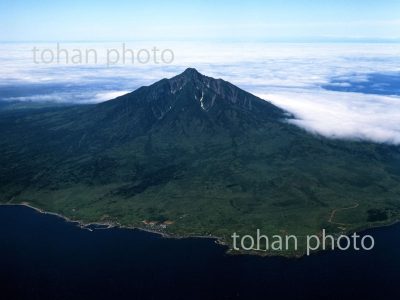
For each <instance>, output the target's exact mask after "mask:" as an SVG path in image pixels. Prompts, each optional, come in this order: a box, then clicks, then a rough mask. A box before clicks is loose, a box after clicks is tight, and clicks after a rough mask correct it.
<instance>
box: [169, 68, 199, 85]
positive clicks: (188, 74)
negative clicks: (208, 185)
mask: <svg viewBox="0 0 400 300" xmlns="http://www.w3.org/2000/svg"><path fill="white" fill-rule="evenodd" d="M203 77H205V76H204V75H203V74H201V73H200V72H199V71H197V70H196V69H195V68H187V69H186V70H185V71H183V72H182V73H181V74H178V75H177V76H175V77H174V78H178V79H183V81H185V82H186V81H192V80H198V79H201V78H203Z"/></svg>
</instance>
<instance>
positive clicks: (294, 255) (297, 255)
mask: <svg viewBox="0 0 400 300" xmlns="http://www.w3.org/2000/svg"><path fill="white" fill-rule="evenodd" d="M0 206H24V207H28V208H30V209H33V210H34V211H36V212H38V213H40V214H47V215H52V216H55V217H58V218H61V219H62V220H63V221H65V222H69V223H74V224H76V225H77V226H78V227H79V228H81V229H84V230H88V231H91V232H92V231H93V230H94V229H91V228H89V227H90V226H105V227H104V228H96V230H100V229H111V228H120V229H129V230H140V231H143V232H148V233H151V234H157V235H159V236H161V237H162V238H168V239H188V238H201V239H204V238H205V239H211V240H213V241H214V243H215V244H217V245H219V246H222V247H225V248H226V251H225V252H226V253H227V254H228V255H251V256H253V255H255V256H259V257H283V258H287V259H300V258H303V257H306V253H305V252H304V253H303V252H301V253H295V252H288V253H284V252H275V253H274V252H272V251H268V252H261V251H256V250H254V251H252V250H249V251H243V250H239V251H237V250H234V249H232V248H231V247H229V244H227V243H226V242H224V240H223V239H222V238H221V237H216V236H201V235H190V234H188V235H175V234H171V233H166V232H163V231H159V230H156V229H150V228H143V227H137V226H127V225H121V224H119V223H115V224H114V223H110V222H89V223H85V222H84V221H82V220H73V219H71V218H68V217H66V216H64V215H62V214H59V213H55V212H50V211H45V210H43V209H40V208H38V207H35V206H32V205H31V204H29V203H28V202H21V203H0ZM399 222H400V220H399V219H395V220H392V221H391V222H389V223H385V224H381V225H377V226H371V224H369V226H365V227H362V228H360V229H356V230H352V231H349V232H346V233H345V234H350V233H354V232H357V233H363V232H365V231H367V230H371V229H378V228H384V227H389V226H393V225H395V224H397V223H399ZM326 251H332V250H322V249H318V250H316V251H314V252H312V254H317V253H321V252H326ZM333 251H334V250H333Z"/></svg>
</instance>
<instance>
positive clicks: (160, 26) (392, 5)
mask: <svg viewBox="0 0 400 300" xmlns="http://www.w3.org/2000/svg"><path fill="white" fill-rule="evenodd" d="M399 12H400V1H396V0H380V1H377V0H374V1H371V0H364V1H358V0H353V1H351V0H346V1H344V0H334V1H332V0H327V1H317V0H314V1H312V0H297V1H294V0H287V1H265V0H264V1H261V0H260V1H258V0H250V1H236V0H230V1H227V0H220V1H216V0H214V1H211V0H203V1H199V0H193V1H176V0H169V1H162V0H152V1H142V0H141V1H125V0H123V1H116V0H115V1H102V0H98V1H94V0H87V1H76V0H60V1H54V0H52V1H50V0H36V1H33V0H32V1H31V0H26V1H20V0H2V1H1V2H0V27H1V28H2V30H1V31H0V41H122V40H124V41H128V40H140V39H151V40H204V39H211V40H213V39H214V40H220V41H223V40H252V41H258V40H261V41H269V40H271V41H307V40H310V41H318V40H345V41H346V40H359V39H361V40H370V41H373V40H378V41H379V40H381V39H387V40H391V39H397V40H400V13H399Z"/></svg>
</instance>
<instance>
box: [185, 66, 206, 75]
mask: <svg viewBox="0 0 400 300" xmlns="http://www.w3.org/2000/svg"><path fill="white" fill-rule="evenodd" d="M181 75H184V76H194V75H196V76H198V75H202V74H200V72H199V71H197V70H196V69H195V68H187V69H186V70H185V71H183V72H182V73H181Z"/></svg>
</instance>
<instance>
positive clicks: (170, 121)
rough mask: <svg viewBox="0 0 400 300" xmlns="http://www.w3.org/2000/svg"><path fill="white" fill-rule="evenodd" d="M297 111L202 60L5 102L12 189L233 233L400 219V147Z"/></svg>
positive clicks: (67, 211)
mask: <svg viewBox="0 0 400 300" xmlns="http://www.w3.org/2000/svg"><path fill="white" fill-rule="evenodd" d="M289 117H291V116H290V115H289V114H288V113H286V112H284V111H283V110H281V109H280V108H278V107H275V106H274V105H272V104H271V103H269V102H268V101H265V100H262V99H260V98H258V97H256V96H254V95H252V94H250V93H248V92H246V91H243V90H241V89H240V88H238V87H236V86H234V85H232V84H231V83H229V82H226V81H224V80H222V79H213V78H211V77H207V76H204V75H202V74H200V73H199V72H197V71H196V70H195V69H191V68H190V69H187V70H185V71H184V72H183V73H182V74H179V75H178V76H175V77H173V78H171V79H162V80H160V81H158V82H156V83H154V84H152V85H150V86H146V87H141V88H139V89H137V90H136V91H134V92H132V93H129V94H126V95H123V96H121V97H118V98H116V99H113V100H110V101H106V102H103V103H100V104H93V105H74V106H70V107H53V108H42V109H38V108H36V109H29V108H26V109H19V110H1V111H0V195H1V199H0V201H1V202H2V203H23V202H24V203H29V204H31V205H32V206H35V207H37V208H40V209H43V210H46V211H51V212H56V213H60V214H62V215H65V216H66V217H68V218H71V219H73V220H81V221H83V222H104V223H111V224H121V225H125V226H132V227H141V228H144V227H145V228H147V229H151V230H156V231H163V232H166V233H168V234H171V235H179V236H190V235H212V236H217V237H219V239H220V240H222V241H223V242H226V243H227V244H230V243H231V241H230V236H231V234H232V233H233V232H237V233H243V234H252V233H254V231H255V230H256V229H260V230H262V231H263V232H264V233H266V234H271V235H274V234H282V233H288V234H297V235H302V236H304V235H305V234H314V233H318V232H319V231H320V230H321V229H322V228H325V229H327V230H328V232H342V231H344V232H349V231H353V230H357V229H361V228H365V227H367V226H371V225H372V226H374V225H382V224H385V223H389V222H392V221H393V220H395V219H396V218H398V216H399V215H400V184H399V183H400V150H399V147H395V146H388V145H380V144H373V143H367V142H360V141H349V140H347V141H342V140H334V139H327V138H323V137H320V136H316V135H313V134H310V133H307V132H305V131H303V130H302V129H300V128H297V127H296V126H294V125H291V124H289V123H288V122H287V121H286V119H287V118H289ZM300 251H302V250H300Z"/></svg>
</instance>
